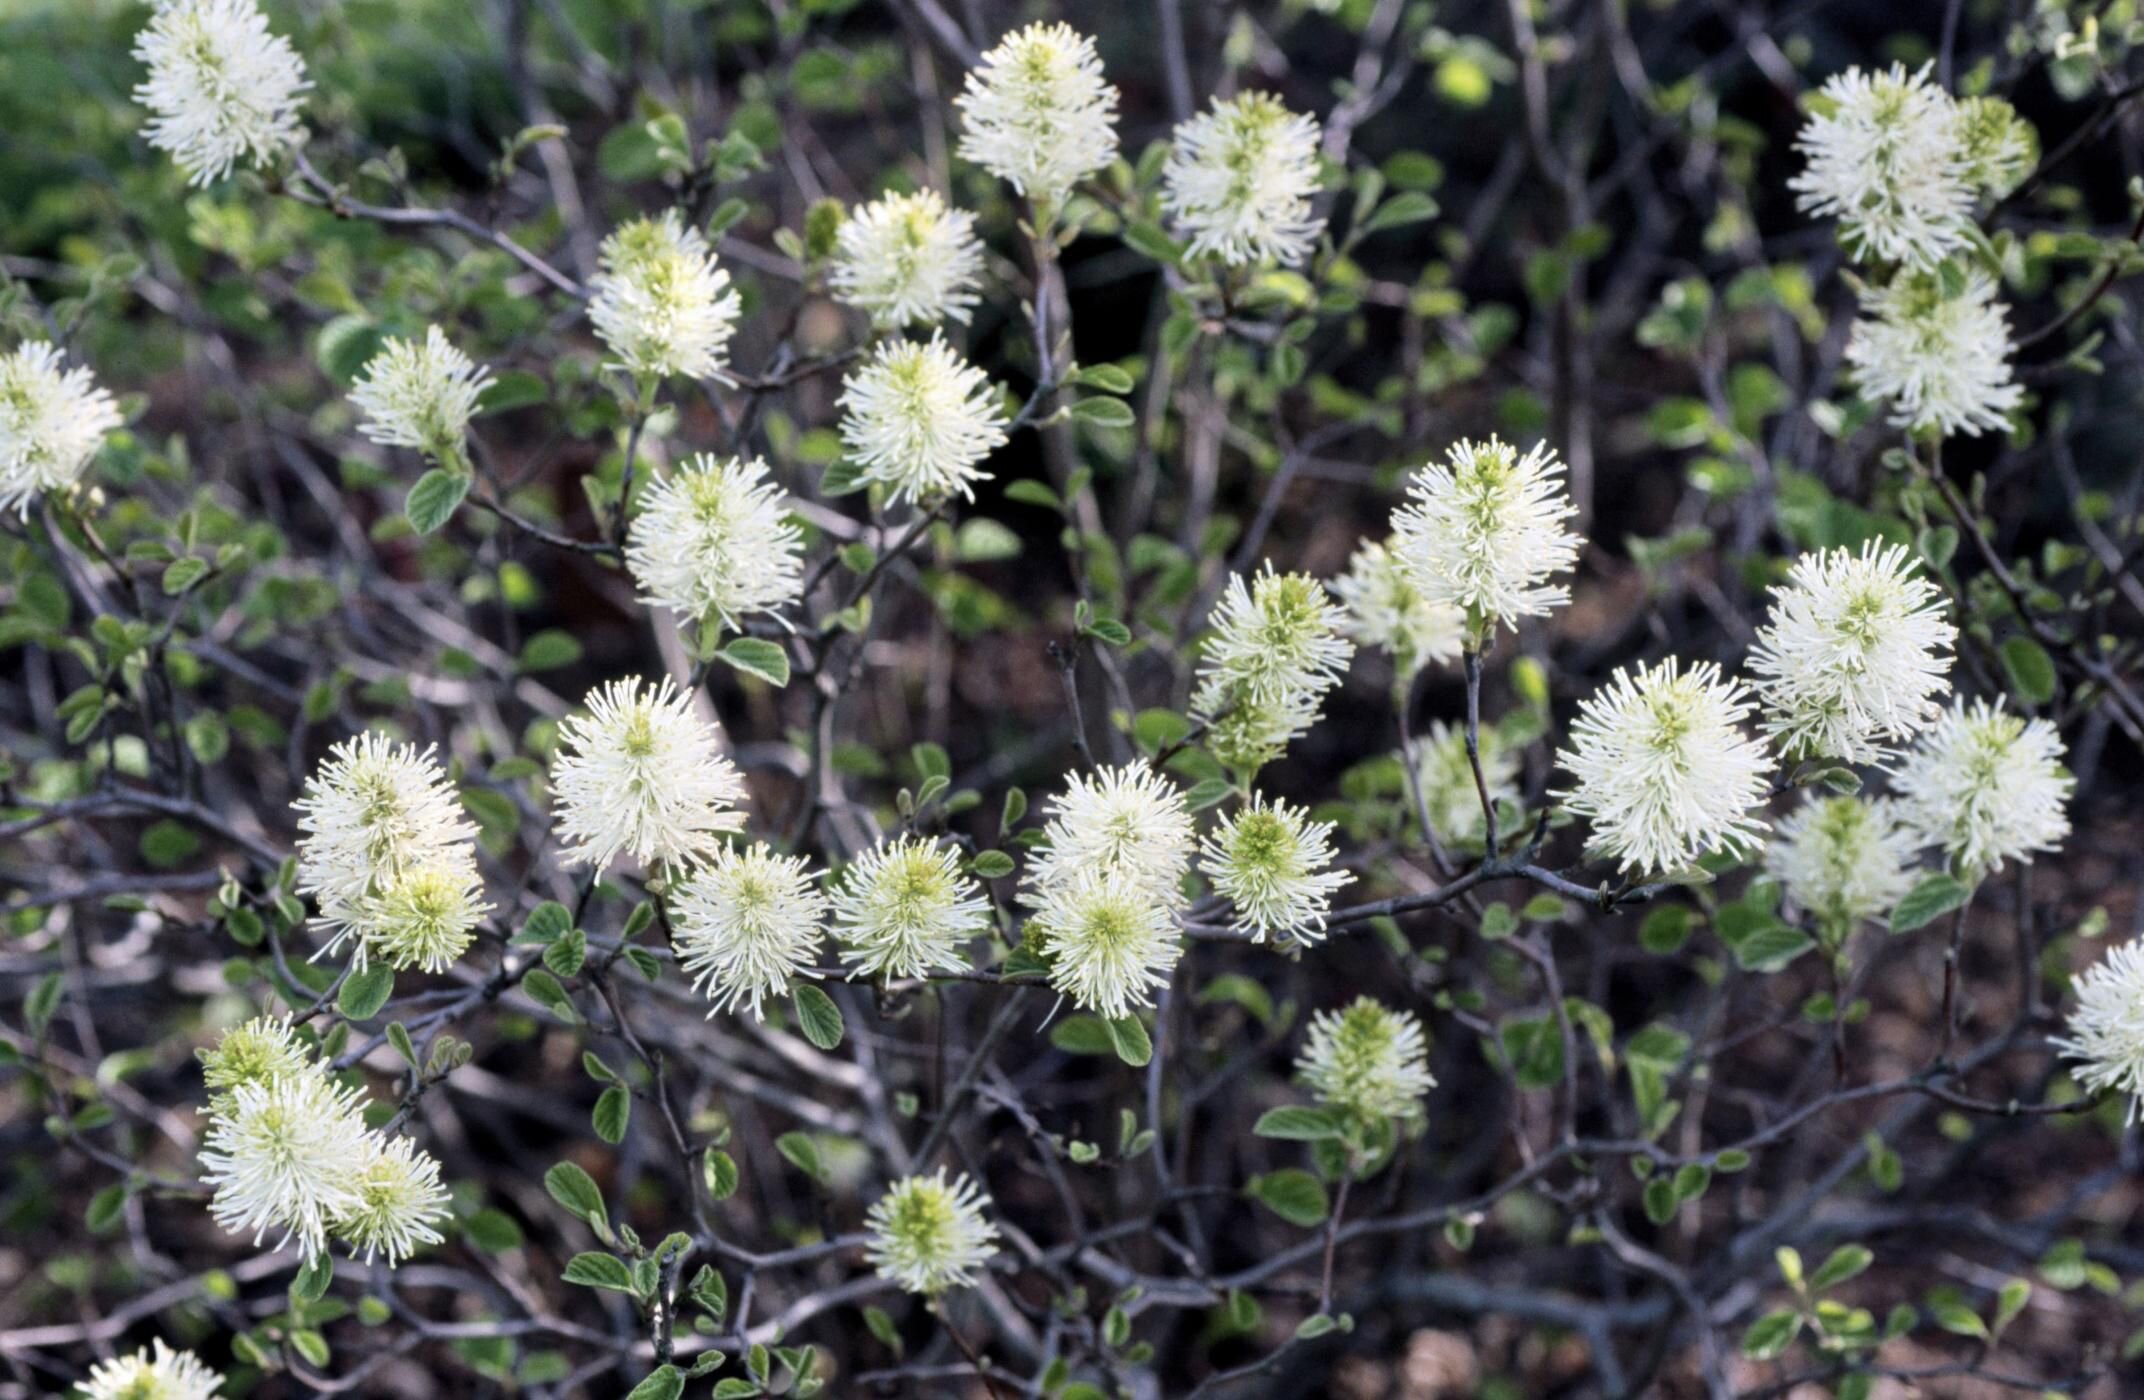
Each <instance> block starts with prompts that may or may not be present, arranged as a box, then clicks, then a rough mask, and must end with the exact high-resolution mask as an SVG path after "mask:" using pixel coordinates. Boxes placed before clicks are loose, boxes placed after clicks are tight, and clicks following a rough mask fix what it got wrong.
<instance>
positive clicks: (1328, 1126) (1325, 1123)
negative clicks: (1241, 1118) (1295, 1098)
mask: <svg viewBox="0 0 2144 1400" xmlns="http://www.w3.org/2000/svg"><path fill="white" fill-rule="evenodd" d="M1251 1131H1252V1132H1253V1133H1256V1134H1257V1135H1258V1136H1259V1137H1262V1138H1280V1139H1281V1140H1283V1141H1285V1142H1324V1141H1327V1140H1329V1139H1332V1138H1337V1137H1339V1136H1341V1135H1342V1134H1343V1133H1345V1132H1346V1131H1347V1129H1346V1127H1345V1125H1344V1124H1342V1123H1341V1122H1340V1120H1339V1117H1338V1116H1337V1115H1335V1114H1333V1113H1332V1112H1330V1111H1329V1110H1326V1109H1322V1108H1304V1107H1302V1106H1301V1105H1298V1104H1291V1105H1289V1106H1287V1107H1285V1108H1269V1109H1267V1110H1266V1111H1265V1112H1264V1113H1262V1114H1260V1115H1259V1117H1258V1121H1257V1123H1255V1124H1253V1125H1252V1127H1251Z"/></svg>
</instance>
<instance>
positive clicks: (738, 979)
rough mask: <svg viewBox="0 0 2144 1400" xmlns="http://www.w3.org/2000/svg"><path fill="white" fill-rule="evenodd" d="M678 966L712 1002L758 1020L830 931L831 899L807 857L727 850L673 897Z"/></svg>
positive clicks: (762, 848)
mask: <svg viewBox="0 0 2144 1400" xmlns="http://www.w3.org/2000/svg"><path fill="white" fill-rule="evenodd" d="M668 902H669V907H670V925H671V929H672V931H673V932H674V934H675V935H676V941H677V954H678V967H679V968H680V969H681V970H683V971H684V972H685V973H686V974H687V975H688V976H690V977H691V978H692V979H693V983H692V985H693V990H695V991H697V992H700V993H701V994H702V995H704V996H706V997H707V999H708V1000H709V1001H710V1002H711V1003H713V1005H712V1008H711V1009H710V1010H709V1011H708V1013H707V1014H708V1015H710V1016H712V1015H714V1014H715V1012H717V1011H733V1010H735V1009H737V1007H738V1006H739V1005H740V1004H742V1005H744V1006H748V1007H750V1008H751V1012H752V1015H753V1017H754V1019H759V1018H761V1017H763V1016H764V1014H765V1013H764V1012H763V1010H762V1006H763V1004H764V1003H765V1002H766V1001H767V1000H768V999H769V998H773V997H779V996H781V995H783V994H784V993H785V992H787V991H788V990H789V987H790V985H791V984H792V983H793V982H795V981H796V979H797V978H799V977H801V976H803V975H804V972H805V970H806V969H807V968H809V967H810V966H811V963H812V955H813V954H814V953H815V952H817V951H818V947H819V940H820V938H821V937H822V936H824V932H825V928H826V914H827V900H826V896H825V895H824V894H822V893H821V892H820V890H819V885H818V882H817V881H816V880H815V879H814V878H813V877H812V875H811V873H810V871H808V870H807V869H806V868H805V865H804V860H803V858H802V857H801V856H783V855H776V854H775V853H774V852H773V851H771V850H769V849H768V848H767V846H766V845H765V843H760V844H756V845H753V846H749V847H746V848H744V849H742V850H740V849H738V848H737V847H734V846H725V847H723V848H722V849H720V850H718V851H716V852H715V853H714V855H713V856H712V857H710V858H709V859H708V861H707V863H706V864H705V865H703V866H701V867H700V868H699V869H697V870H695V871H693V872H692V873H691V874H690V875H688V876H686V877H685V879H684V880H682V881H680V882H679V883H678V886H677V888H676V889H674V890H673V891H672V892H671V894H670V896H669V901H668Z"/></svg>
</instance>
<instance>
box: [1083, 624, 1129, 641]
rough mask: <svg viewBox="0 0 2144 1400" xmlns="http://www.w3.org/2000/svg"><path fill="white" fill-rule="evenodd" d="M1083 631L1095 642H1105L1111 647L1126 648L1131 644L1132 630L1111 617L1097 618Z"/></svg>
mask: <svg viewBox="0 0 2144 1400" xmlns="http://www.w3.org/2000/svg"><path fill="white" fill-rule="evenodd" d="M1084 630H1085V632H1086V634H1087V635H1088V636H1090V637H1092V638H1094V639H1095V640H1096V641H1099V642H1107V643H1108V644H1109V645H1110V646H1113V647H1128V646H1130V645H1131V644H1132V629H1131V628H1129V627H1126V626H1125V625H1124V624H1123V623H1121V622H1119V621H1117V620H1116V619H1115V618H1113V617H1098V618H1096V619H1095V620H1094V621H1093V622H1090V623H1088V624H1087V626H1086V628H1085V629H1084Z"/></svg>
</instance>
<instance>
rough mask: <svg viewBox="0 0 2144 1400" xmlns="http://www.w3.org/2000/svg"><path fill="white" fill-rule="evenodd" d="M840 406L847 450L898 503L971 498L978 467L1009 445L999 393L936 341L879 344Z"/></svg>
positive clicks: (847, 387)
mask: <svg viewBox="0 0 2144 1400" xmlns="http://www.w3.org/2000/svg"><path fill="white" fill-rule="evenodd" d="M841 408H842V418H841V441H842V445H843V446H844V447H846V448H847V449H848V451H849V455H850V456H851V457H853V458H855V460H856V463H857V465H858V466H859V467H860V468H861V469H862V475H863V479H864V480H866V481H875V482H880V483H883V484H884V485H885V486H886V487H887V488H888V490H889V491H890V492H891V494H892V497H893V499H894V500H896V501H915V502H917V503H919V504H930V505H935V504H937V503H938V502H939V501H941V500H943V499H945V498H946V497H948V496H953V495H958V496H960V497H962V498H963V499H965V498H967V497H970V496H972V495H974V494H975V483H976V482H978V481H981V480H983V479H984V478H985V477H986V475H987V473H985V472H984V471H982V469H981V466H980V464H981V463H982V461H983V459H984V458H986V457H988V456H989V455H990V454H991V453H993V452H995V451H997V450H998V448H1000V447H1002V446H1003V445H1004V443H1005V423H1006V415H1005V404H1004V399H1003V397H1002V396H1001V395H1000V394H999V393H998V391H997V387H996V386H995V385H993V384H992V383H991V382H990V379H989V377H988V376H987V375H985V374H984V373H983V372H982V371H981V370H980V369H977V368H976V367H975V366H974V365H972V364H969V363H968V361H967V360H966V359H965V358H963V357H962V355H961V353H960V352H959V351H958V350H955V349H954V348H953V347H952V346H950V345H948V344H946V342H945V341H944V340H943V339H942V338H940V337H938V336H935V335H934V336H932V337H931V338H930V339H929V340H928V341H909V340H889V341H886V342H884V343H883V344H881V345H880V346H879V347H878V349H877V350H876V351H874V352H873V353H872V355H871V357H870V358H869V359H868V360H866V361H864V363H863V364H862V365H860V366H858V367H857V369H856V372H855V373H854V374H851V375H850V376H849V377H848V379H847V380H846V381H844V382H843V384H842V387H841Z"/></svg>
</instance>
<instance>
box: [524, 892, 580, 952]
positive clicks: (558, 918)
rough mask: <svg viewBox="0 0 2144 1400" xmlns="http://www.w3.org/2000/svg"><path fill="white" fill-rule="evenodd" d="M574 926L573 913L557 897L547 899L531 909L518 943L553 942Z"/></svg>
mask: <svg viewBox="0 0 2144 1400" xmlns="http://www.w3.org/2000/svg"><path fill="white" fill-rule="evenodd" d="M572 927H573V915H572V914H571V913H569V912H568V911H567V909H566V906H565V905H563V904H560V903H559V902H558V901H557V900H555V899H547V900H545V901H544V902H543V903H541V904H539V905H537V906H536V907H535V908H534V909H531V910H530V911H529V917H528V922H526V923H524V924H523V925H522V926H521V933H520V935H519V936H518V937H516V938H515V939H514V941H515V942H516V943H551V942H553V941H555V940H556V939H557V938H558V937H559V936H560V935H561V934H563V933H565V932H566V930H568V929H570V928H572Z"/></svg>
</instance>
